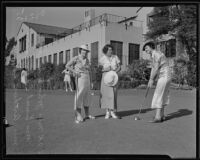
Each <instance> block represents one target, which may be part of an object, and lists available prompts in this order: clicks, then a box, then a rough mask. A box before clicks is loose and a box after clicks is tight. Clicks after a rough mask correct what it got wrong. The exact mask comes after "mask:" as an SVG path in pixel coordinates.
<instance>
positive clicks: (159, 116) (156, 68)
mask: <svg viewBox="0 0 200 160" xmlns="http://www.w3.org/2000/svg"><path fill="white" fill-rule="evenodd" d="M143 50H145V52H146V53H147V54H150V56H151V59H152V69H151V75H150V79H149V82H148V87H150V88H151V87H152V85H153V83H154V81H155V78H156V77H158V81H157V85H156V89H155V92H154V95H153V99H152V104H151V108H152V109H156V115H155V117H154V119H153V120H152V121H149V122H152V123H160V122H163V121H164V120H165V116H164V109H165V107H166V106H167V105H168V104H169V88H170V83H171V70H170V67H169V63H168V60H167V58H166V57H165V55H164V54H163V53H162V52H159V51H156V50H155V44H154V43H153V42H148V43H146V44H145V45H144V47H143Z"/></svg>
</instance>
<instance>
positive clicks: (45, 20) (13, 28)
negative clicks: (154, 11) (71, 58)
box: [6, 7, 139, 40]
mask: <svg viewBox="0 0 200 160" xmlns="http://www.w3.org/2000/svg"><path fill="white" fill-rule="evenodd" d="M89 8H93V9H95V17H96V16H99V15H101V14H103V13H110V14H114V15H119V16H123V17H127V18H128V17H132V16H135V15H136V11H137V9H138V8H139V7H6V37H7V39H8V40H9V39H10V38H12V37H16V35H17V32H18V30H19V27H20V26H21V23H22V22H23V21H28V22H32V23H39V24H45V25H52V26H58V27H65V28H73V27H75V26H78V25H79V24H81V23H83V21H84V11H85V10H86V9H89Z"/></svg>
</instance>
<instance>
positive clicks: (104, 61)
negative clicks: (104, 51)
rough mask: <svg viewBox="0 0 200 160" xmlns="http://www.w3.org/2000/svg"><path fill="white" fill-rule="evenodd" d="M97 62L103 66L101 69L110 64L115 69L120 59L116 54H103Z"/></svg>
mask: <svg viewBox="0 0 200 160" xmlns="http://www.w3.org/2000/svg"><path fill="white" fill-rule="evenodd" d="M99 64H100V65H101V66H103V69H104V68H107V67H109V66H111V68H112V69H113V70H115V69H117V67H118V66H119V64H120V60H119V58H118V56H117V55H112V56H111V57H108V56H106V55H103V56H102V57H101V58H100V60H99Z"/></svg>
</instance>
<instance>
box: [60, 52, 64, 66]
mask: <svg viewBox="0 0 200 160" xmlns="http://www.w3.org/2000/svg"><path fill="white" fill-rule="evenodd" d="M59 64H63V51H61V52H60V53H59Z"/></svg>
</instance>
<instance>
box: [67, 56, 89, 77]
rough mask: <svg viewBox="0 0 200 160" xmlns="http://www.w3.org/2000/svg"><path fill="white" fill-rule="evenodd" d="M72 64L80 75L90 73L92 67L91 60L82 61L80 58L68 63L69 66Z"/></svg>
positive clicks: (77, 57)
mask: <svg viewBox="0 0 200 160" xmlns="http://www.w3.org/2000/svg"><path fill="white" fill-rule="evenodd" d="M69 64H71V65H72V66H73V67H74V70H75V71H76V72H79V73H87V74H88V73H89V71H88V68H89V67H90V62H89V59H88V58H86V59H82V58H81V57H80V56H75V57H74V58H72V59H71V60H70V62H68V64H67V65H69Z"/></svg>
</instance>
